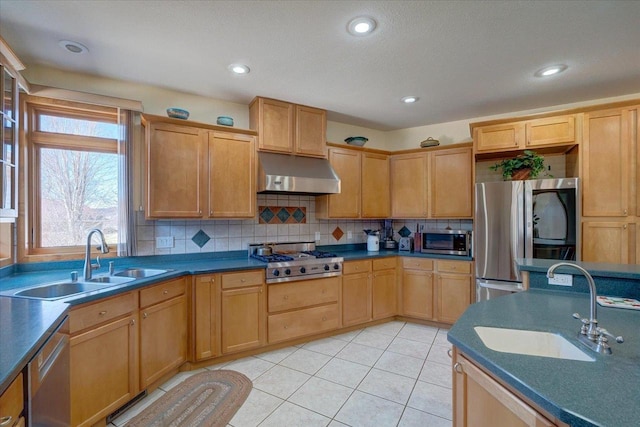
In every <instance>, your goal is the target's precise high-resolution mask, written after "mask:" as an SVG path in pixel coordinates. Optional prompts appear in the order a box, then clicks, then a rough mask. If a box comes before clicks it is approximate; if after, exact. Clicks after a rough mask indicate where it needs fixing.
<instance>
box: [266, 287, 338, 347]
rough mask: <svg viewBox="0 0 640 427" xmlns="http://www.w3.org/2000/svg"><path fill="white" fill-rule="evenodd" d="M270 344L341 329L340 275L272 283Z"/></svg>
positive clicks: (269, 293)
mask: <svg viewBox="0 0 640 427" xmlns="http://www.w3.org/2000/svg"><path fill="white" fill-rule="evenodd" d="M267 307H268V309H267V310H268V312H269V316H268V321H267V331H268V341H269V344H272V343H277V342H282V341H287V340H290V339H294V338H299V337H303V336H306V335H313V334H317V333H320V332H325V331H330V330H333V329H338V328H339V327H340V325H341V322H340V277H327V278H320V279H312V280H302V281H295V282H284V283H275V284H271V285H269V286H268V303H267Z"/></svg>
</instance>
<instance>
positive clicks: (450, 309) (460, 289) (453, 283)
mask: <svg viewBox="0 0 640 427" xmlns="http://www.w3.org/2000/svg"><path fill="white" fill-rule="evenodd" d="M436 277H437V278H436V280H437V285H436V286H437V289H436V294H437V300H438V312H437V313H436V316H437V318H438V320H439V321H440V322H445V323H452V324H453V323H455V321H456V320H458V317H460V316H461V315H462V313H464V311H465V310H466V309H467V307H469V305H470V304H471V286H472V280H471V276H469V275H466V274H448V273H447V274H438V275H437V276H436Z"/></svg>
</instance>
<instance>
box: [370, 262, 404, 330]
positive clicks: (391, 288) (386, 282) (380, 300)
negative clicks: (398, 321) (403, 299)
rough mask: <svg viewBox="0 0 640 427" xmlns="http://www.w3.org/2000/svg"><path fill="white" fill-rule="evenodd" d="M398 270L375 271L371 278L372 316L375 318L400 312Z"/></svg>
mask: <svg viewBox="0 0 640 427" xmlns="http://www.w3.org/2000/svg"><path fill="white" fill-rule="evenodd" d="M396 289H397V288H396V270H395V269H393V270H382V271H374V272H373V274H372V280H371V298H372V307H373V308H372V316H373V319H374V320H375V319H383V318H385V317H390V316H395V315H396V314H398V305H397V297H396Z"/></svg>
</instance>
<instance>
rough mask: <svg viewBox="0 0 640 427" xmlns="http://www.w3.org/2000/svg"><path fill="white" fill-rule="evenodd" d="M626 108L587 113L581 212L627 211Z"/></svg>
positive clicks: (615, 213)
mask: <svg viewBox="0 0 640 427" xmlns="http://www.w3.org/2000/svg"><path fill="white" fill-rule="evenodd" d="M628 119H629V117H628V111H627V110H609V111H604V112H594V113H586V114H585V116H584V133H583V143H582V147H583V149H582V215H583V216H617V217H624V216H627V214H628V208H629V206H628V204H629V177H630V175H629V156H630V155H631V147H630V139H629V129H628Z"/></svg>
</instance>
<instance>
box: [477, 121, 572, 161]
mask: <svg viewBox="0 0 640 427" xmlns="http://www.w3.org/2000/svg"><path fill="white" fill-rule="evenodd" d="M472 128H473V140H474V144H475V151H476V152H477V153H499V152H503V151H514V150H525V149H534V148H545V147H552V146H557V145H572V144H576V143H577V138H576V115H574V114H571V115H563V116H553V117H544V118H540V119H533V120H523V121H514V122H510V123H497V124H486V125H484V124H482V123H480V124H474V125H472Z"/></svg>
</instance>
